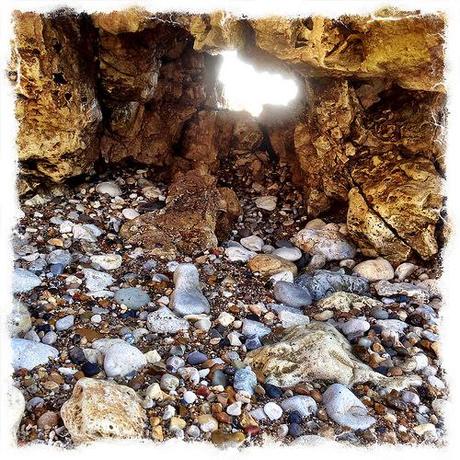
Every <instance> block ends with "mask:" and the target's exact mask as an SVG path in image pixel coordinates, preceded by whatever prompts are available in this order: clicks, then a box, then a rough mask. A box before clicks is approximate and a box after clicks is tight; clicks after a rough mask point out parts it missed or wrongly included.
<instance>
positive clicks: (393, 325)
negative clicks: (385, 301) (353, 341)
mask: <svg viewBox="0 0 460 460" xmlns="http://www.w3.org/2000/svg"><path fill="white" fill-rule="evenodd" d="M375 324H377V326H380V327H381V328H383V329H387V330H389V331H393V332H396V333H397V334H404V331H405V330H406V329H407V328H408V327H409V325H408V324H407V323H405V322H404V321H401V320H399V319H379V320H377V321H376V322H375Z"/></svg>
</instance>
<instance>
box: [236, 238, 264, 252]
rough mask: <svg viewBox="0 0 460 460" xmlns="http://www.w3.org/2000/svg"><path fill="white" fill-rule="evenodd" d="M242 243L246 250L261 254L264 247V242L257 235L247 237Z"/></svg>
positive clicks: (242, 239)
mask: <svg viewBox="0 0 460 460" xmlns="http://www.w3.org/2000/svg"><path fill="white" fill-rule="evenodd" d="M240 243H241V245H242V246H244V247H245V248H246V249H249V250H250V251H255V252H259V251H261V250H262V248H263V246H264V240H263V239H262V238H260V236H257V235H251V236H247V237H246V238H241V240H240Z"/></svg>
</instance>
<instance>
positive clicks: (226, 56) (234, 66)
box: [218, 50, 299, 117]
mask: <svg viewBox="0 0 460 460" xmlns="http://www.w3.org/2000/svg"><path fill="white" fill-rule="evenodd" d="M221 57H222V62H221V65H220V68H219V72H218V80H219V82H220V83H221V84H222V87H223V99H224V100H223V104H222V106H223V107H224V108H227V109H229V110H235V111H239V110H243V111H247V112H249V113H250V114H251V115H253V116H254V117H257V116H259V115H260V113H261V112H262V110H263V107H264V105H266V104H270V105H274V106H286V105H287V104H289V103H290V102H291V101H293V99H294V98H295V97H296V96H297V95H298V92H299V88H298V86H297V84H296V82H295V80H294V79H290V78H287V77H285V76H283V75H281V74H280V73H272V72H268V71H258V70H256V68H255V67H254V66H252V65H251V63H249V62H247V61H245V60H243V59H242V58H241V56H240V55H239V53H238V52H237V51H234V50H231V51H223V52H222V53H221Z"/></svg>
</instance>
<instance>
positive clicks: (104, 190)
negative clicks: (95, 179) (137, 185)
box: [96, 182, 121, 198]
mask: <svg viewBox="0 0 460 460" xmlns="http://www.w3.org/2000/svg"><path fill="white" fill-rule="evenodd" d="M96 191H97V192H98V193H100V194H102V195H109V196H111V197H112V198H115V197H116V196H120V195H121V189H120V187H119V186H118V184H116V183H115V182H101V183H100V184H97V186H96Z"/></svg>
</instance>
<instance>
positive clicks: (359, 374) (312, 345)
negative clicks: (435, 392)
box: [245, 321, 421, 389]
mask: <svg viewBox="0 0 460 460" xmlns="http://www.w3.org/2000/svg"><path fill="white" fill-rule="evenodd" d="M245 362H246V363H248V364H249V365H250V366H251V368H252V369H253V370H254V372H256V373H257V375H258V376H260V377H264V378H265V382H266V383H271V384H273V385H277V386H279V387H282V388H286V387H293V386H295V385H297V384H299V383H302V382H315V381H332V382H338V383H342V384H344V385H347V386H351V385H354V384H356V383H364V382H371V383H374V384H376V385H379V386H382V387H384V388H395V389H401V388H406V387H407V386H410V385H417V384H420V383H421V380H420V378H419V377H418V376H407V377H386V376H384V375H382V374H379V373H378V372H374V371H373V370H372V369H371V368H370V367H369V366H368V365H367V364H365V363H363V362H362V361H360V360H359V359H358V358H357V357H356V356H355V355H353V353H352V352H351V345H350V343H349V342H348V340H347V339H346V338H345V337H344V336H343V335H342V334H340V332H339V331H337V329H336V328H335V327H333V326H332V325H330V324H327V323H322V322H316V321H315V322H312V323H310V324H307V325H300V326H294V327H292V328H289V329H286V332H285V334H284V335H283V337H282V338H281V340H280V341H279V342H276V343H274V344H270V345H265V346H263V347H260V348H257V349H256V350H253V351H251V352H249V353H248V354H247V355H246V359H245Z"/></svg>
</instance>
